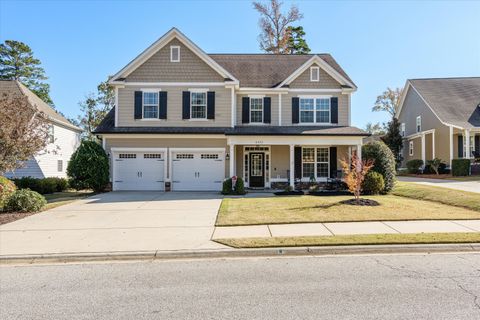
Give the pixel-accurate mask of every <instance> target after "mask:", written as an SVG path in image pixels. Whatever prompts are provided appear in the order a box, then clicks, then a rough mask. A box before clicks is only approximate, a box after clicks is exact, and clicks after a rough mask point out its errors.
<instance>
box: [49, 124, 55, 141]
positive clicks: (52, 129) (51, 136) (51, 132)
mask: <svg viewBox="0 0 480 320" xmlns="http://www.w3.org/2000/svg"><path fill="white" fill-rule="evenodd" d="M48 142H49V143H54V142H55V127H54V126H53V125H49V126H48Z"/></svg>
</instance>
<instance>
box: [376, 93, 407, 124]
mask: <svg viewBox="0 0 480 320" xmlns="http://www.w3.org/2000/svg"><path fill="white" fill-rule="evenodd" d="M401 95H402V89H400V88H396V89H391V88H387V90H386V91H384V92H383V93H382V94H381V95H379V96H378V97H377V101H375V105H374V106H373V107H372V111H375V112H376V111H386V112H388V113H389V114H390V115H391V116H392V118H393V117H395V112H396V111H397V109H398V107H399V104H400V97H401Z"/></svg>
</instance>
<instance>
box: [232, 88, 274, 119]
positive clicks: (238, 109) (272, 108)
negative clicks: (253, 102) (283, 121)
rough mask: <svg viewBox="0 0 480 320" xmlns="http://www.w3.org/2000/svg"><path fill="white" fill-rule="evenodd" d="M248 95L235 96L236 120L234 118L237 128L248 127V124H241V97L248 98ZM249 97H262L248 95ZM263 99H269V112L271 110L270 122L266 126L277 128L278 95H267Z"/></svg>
mask: <svg viewBox="0 0 480 320" xmlns="http://www.w3.org/2000/svg"><path fill="white" fill-rule="evenodd" d="M248 96H249V95H248V94H237V114H236V116H237V118H236V125H237V126H242V125H249V124H248V123H242V108H243V106H242V98H243V97H248ZM250 96H262V95H258V94H257V95H250ZM265 97H270V98H271V105H270V110H271V118H270V120H271V122H270V124H267V125H272V126H278V94H267V95H265Z"/></svg>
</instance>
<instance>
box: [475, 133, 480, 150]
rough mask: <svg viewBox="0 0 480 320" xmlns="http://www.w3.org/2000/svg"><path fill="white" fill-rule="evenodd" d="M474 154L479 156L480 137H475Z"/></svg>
mask: <svg viewBox="0 0 480 320" xmlns="http://www.w3.org/2000/svg"><path fill="white" fill-rule="evenodd" d="M475 153H478V154H480V136H475Z"/></svg>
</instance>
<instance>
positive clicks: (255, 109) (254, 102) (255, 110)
mask: <svg viewBox="0 0 480 320" xmlns="http://www.w3.org/2000/svg"><path fill="white" fill-rule="evenodd" d="M250 123H263V99H262V98H250Z"/></svg>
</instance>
